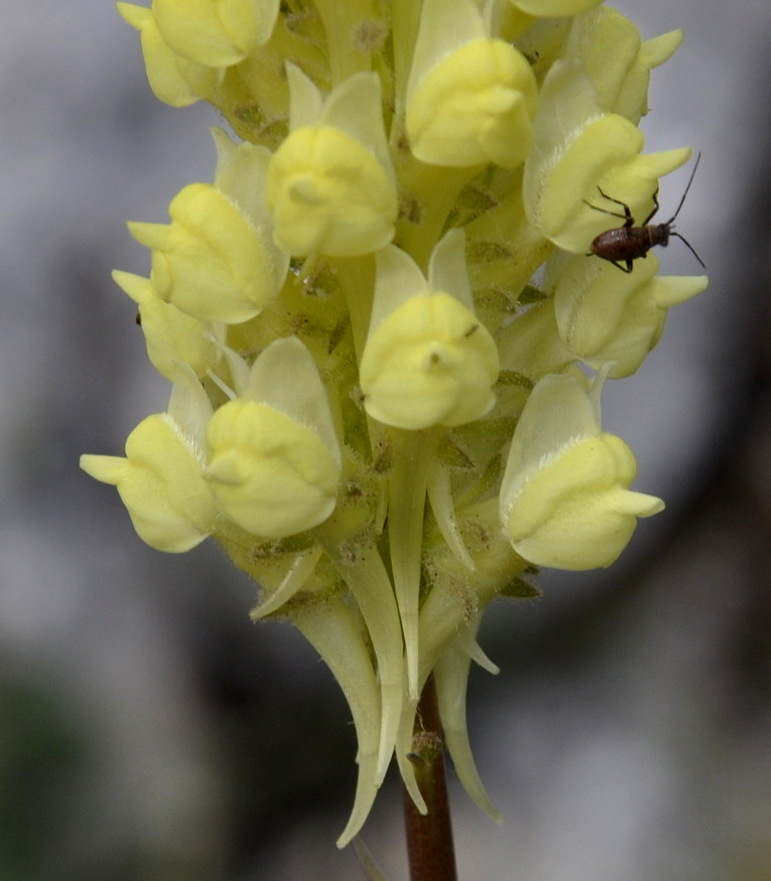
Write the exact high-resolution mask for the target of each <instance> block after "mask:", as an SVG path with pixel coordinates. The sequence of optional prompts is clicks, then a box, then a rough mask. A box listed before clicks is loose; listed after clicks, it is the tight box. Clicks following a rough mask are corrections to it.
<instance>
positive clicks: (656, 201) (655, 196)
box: [640, 187, 659, 226]
mask: <svg viewBox="0 0 771 881" xmlns="http://www.w3.org/2000/svg"><path fill="white" fill-rule="evenodd" d="M658 210H659V188H658V187H656V192H655V193H654V194H653V211H651V213H650V214H649V215H648V216H647V217H646V218H645V220H643V222H642V223H641V224H640V226H647V225H648V224H649V223H650V220H651V218H652V217H653V215H654V214H655V213H656V212H657V211H658Z"/></svg>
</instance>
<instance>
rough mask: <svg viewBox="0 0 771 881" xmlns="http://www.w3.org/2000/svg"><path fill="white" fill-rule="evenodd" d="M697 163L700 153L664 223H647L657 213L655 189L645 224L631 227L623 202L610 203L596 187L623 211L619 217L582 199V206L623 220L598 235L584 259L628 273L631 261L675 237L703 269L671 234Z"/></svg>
mask: <svg viewBox="0 0 771 881" xmlns="http://www.w3.org/2000/svg"><path fill="white" fill-rule="evenodd" d="M700 159H701V153H699V155H698V156H697V157H696V164H695V165H694V166H693V171H692V172H691V176H690V178H689V179H688V185H687V186H686V188H685V192H684V193H683V198H682V199H680V204H679V205H678V206H677V211H675V213H674V214H673V215H672V216H671V217H670V218H669V220H668V221H667V222H666V223H650V222H649V221H650V220H651V218H652V217H653V216H654V214H655V213H656V212H657V211H658V210H659V200H658V195H659V191H658V187H657V188H656V192H655V193H654V194H653V211H651V213H650V214H649V215H648V216H647V217H646V218H645V220H643V222H642V224H641V225H640V226H635V220H634V217H632V212H631V211H630V210H629V206H628V205H627V204H626V202H622V201H621V200H620V199H614V198H613V197H612V196H609V195H608V194H607V193H604V192H603V191H602V190H601V189H600V187H599V186H598V187H597V189H598V190H600V195H601V196H602V197H603V199H607V200H608V201H609V202H615V203H616V205H620V206H621V207H622V208H623V209H624V213H623V214H620V213H619V212H618V211H608V209H607V208H599V207H598V206H597V205H592V203H591V202H587V201H586V199H584V202H586V204H587V205H588V206H589V207H590V208H594V210H595V211H602V213H603V214H610V215H611V217H621V218H623V219H624V225H623V226H617V227H616V228H615V229H608V230H606V231H605V232H601V233H600V234H599V235H598V236H597V238H595V239H594V241H593V242H592V244H591V246H590V251H591V253H590V254H587V257H590V256H591V255H592V254H594V255H595V256H596V257H601V258H602V259H603V260H607V261H608V262H609V263H612V264H613V265H614V266H617V267H618V268H619V269H620V270H621V271H622V272H631V271H632V269H633V268H634V261H635V260H637V259H638V258H639V257H647V256H648V251H650V249H651V248H652V247H653V246H654V245H662V246H664V247H666V245H668V244H669V237H670V236H677V238H678V239H681V240H682V241H684V242H685V244H686V245H687V246H688V248H689V249H690V251H691V253H692V254H693V256H694V257H695V258H696V259H697V260H698V261H699V263H701V265H702V266H704V262H703V261H702V259H701V257H699V255H698V254H697V253H696V251H694V249H693V247H692V246H691V243H690V242H689V241H688V240H687V239H685V238H684V237H683V236H681V235H680V233H678V232H675V230H674V226H673V224H674V222H675V218H676V217H677V215H678V214H679V213H680V209H681V208H682V207H683V202H685V197H686V196H687V195H688V190H690V188H691V184H692V183H693V177H694V175H695V174H696V169H697V168H698V167H699V160H700ZM621 263H626V268H624V267H623V266H622V265H621Z"/></svg>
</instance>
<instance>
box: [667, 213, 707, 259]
mask: <svg viewBox="0 0 771 881" xmlns="http://www.w3.org/2000/svg"><path fill="white" fill-rule="evenodd" d="M677 210H678V211H679V210H680V209H679V208H678V209H677ZM669 234H670V235H671V236H677V237H678V239H680V241H681V242H685V244H686V245H688V250H689V251H690V252H691V254H693V256H694V257H695V258H696V259H697V260H698V261H699V263H701V265H702V266H704V268H705V269H706V268H707V267H706V265H705V263H704V261H703V260H702V259H701V257H699V255H698V254H697V253H696V250H695V249H694V247H693V245H692V244H691V243H690V242H689V241H688V239H686V237H685V236H681V235H680V233H679V232H675V231H674V230H673V229H671V230H670V231H669Z"/></svg>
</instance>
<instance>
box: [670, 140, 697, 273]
mask: <svg viewBox="0 0 771 881" xmlns="http://www.w3.org/2000/svg"><path fill="white" fill-rule="evenodd" d="M699 162H701V153H699V154H698V155H697V157H696V164H695V165H694V166H693V171H692V172H691V176H690V177H689V178H688V185H687V186H686V188H685V192H684V193H683V198H682V199H680V204H679V205H678V206H677V211H675V213H674V214H673V215H672V216H671V217H670V218H669V220H668V221H667V226H669V224H671V223H674V222H675V218H676V217H677V215H678V214H679V213H680V209H681V208H682V207H683V202H685V197H686V196H687V195H688V190H690V189H691V184H692V183H693V179H694V177H695V175H696V169H697V168H698V167H699ZM673 235H677V234H676V233H673ZM678 238H680V239H683V237H682V236H678ZM683 241H684V242H685V239H683ZM685 244H686V245H688V242H685ZM688 247H689V248H691V246H690V245H688ZM691 250H692V251H693V248H691ZM693 253H694V254H695V253H696V252H695V251H693ZM699 263H701V260H699ZM701 265H702V266H704V264H703V263H701Z"/></svg>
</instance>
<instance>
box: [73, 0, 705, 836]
mask: <svg viewBox="0 0 771 881" xmlns="http://www.w3.org/2000/svg"><path fill="white" fill-rule="evenodd" d="M118 7H119V10H120V12H121V14H122V15H123V17H124V18H125V19H126V20H127V21H128V22H129V23H130V24H131V25H133V26H134V27H135V28H137V29H138V30H139V32H140V34H141V43H142V51H143V53H144V59H145V64H146V68H147V75H148V79H149V82H150V86H151V88H152V89H153V91H154V93H155V94H156V95H157V97H158V98H160V99H161V100H162V101H164V102H166V103H168V104H171V105H173V106H175V107H182V106H184V105H187V104H190V103H192V102H194V101H197V100H201V99H203V100H207V101H209V102H211V103H212V104H213V105H214V106H215V107H216V108H217V109H218V111H219V112H220V114H221V115H222V116H223V117H224V119H225V120H226V121H227V124H228V125H229V127H230V129H231V130H232V133H233V135H228V134H226V133H225V132H224V131H223V130H221V129H215V130H214V132H213V134H214V142H215V145H216V150H217V157H218V158H217V167H216V172H215V174H214V179H213V182H212V183H192V184H190V185H189V186H186V187H185V188H184V189H183V190H182V191H181V192H180V193H178V194H177V195H176V196H175V197H174V198H173V199H172V201H171V204H170V205H169V216H170V222H169V223H144V222H142V223H131V224H129V229H130V231H131V234H132V235H133V236H134V237H135V238H136V239H137V240H138V241H139V242H141V243H142V244H143V245H145V246H147V248H148V249H149V250H150V252H151V270H150V275H149V278H144V277H141V276H137V275H133V274H129V273H126V272H116V273H115V275H114V277H115V281H116V282H117V284H118V285H119V286H120V287H121V288H122V289H123V290H124V291H125V293H126V294H128V296H129V297H131V298H132V299H133V300H134V301H135V302H136V303H137V305H138V309H139V315H140V318H141V328H142V332H143V334H144V337H145V340H146V344H147V352H148V355H149V358H150V360H151V361H152V363H153V365H154V366H155V367H156V368H157V369H158V370H159V371H160V372H161V373H162V374H163V375H164V376H165V377H167V378H168V379H169V380H170V382H171V383H172V392H171V400H170V403H169V407H168V410H167V411H166V412H165V413H160V414H155V415H152V416H149V417H148V418H147V419H145V420H144V421H143V422H141V423H140V424H139V425H138V426H137V428H135V429H134V431H133V432H132V433H131V434H130V435H129V438H128V441H127V443H126V455H125V457H113V456H98V455H86V456H83V458H82V467H83V468H84V469H85V470H86V471H87V472H88V473H89V474H90V475H92V476H93V477H95V478H96V479H98V480H101V481H104V482H106V483H110V484H114V485H115V486H116V487H117V489H118V492H119V493H120V496H121V498H122V500H123V502H124V503H125V505H126V507H127V509H128V512H129V514H130V516H131V519H132V521H133V524H134V527H135V528H136V531H137V533H138V534H139V536H140V537H141V538H142V539H144V541H146V542H147V543H148V544H150V545H152V546H153V547H155V548H158V549H160V550H163V551H169V552H182V551H187V550H189V549H190V548H192V547H194V546H195V545H197V544H198V543H200V542H201V541H203V540H204V539H205V538H206V537H208V536H212V537H214V538H215V540H216V541H218V542H219V543H220V545H221V546H222V547H223V548H224V549H225V551H226V552H227V553H228V554H229V556H230V557H231V558H232V559H233V560H234V561H235V563H236V564H237V565H238V566H239V567H241V568H242V569H243V570H245V571H246V572H247V573H249V574H250V575H251V576H252V577H253V579H254V580H255V582H257V583H258V584H259V589H260V597H259V603H258V605H257V606H256V608H255V609H254V611H253V613H252V614H253V617H254V618H255V619H265V618H269V617H283V618H285V619H289V620H290V621H291V622H293V624H294V625H295V626H297V627H298V628H299V629H300V631H302V633H303V634H304V635H305V636H306V637H307V639H308V640H310V642H311V643H312V644H313V645H314V646H315V647H316V649H317V650H318V651H319V653H320V654H321V655H322V657H323V658H324V660H325V661H326V663H327V664H328V665H329V667H330V668H331V670H332V671H333V673H334V675H335V676H336V678H337V679H338V681H339V683H340V686H341V688H342V689H343V691H344V693H345V696H346V698H347V700H348V703H349V705H350V709H351V713H352V716H353V721H354V724H355V726H356V731H357V735H358V746H359V748H358V756H357V761H358V764H359V778H358V786H357V792H356V797H355V804H354V808H353V812H352V815H351V818H350V821H349V823H348V826H347V828H346V829H345V831H344V832H343V834H342V836H341V838H340V844H344V843H346V842H348V841H349V840H350V839H351V837H352V836H353V835H354V834H355V833H356V832H357V831H358V829H359V828H360V827H361V825H362V823H363V822H364V820H365V818H366V816H367V813H368V811H369V809H370V807H371V805H372V802H373V799H374V797H375V794H376V792H377V789H378V787H379V786H380V784H381V782H382V780H383V778H384V775H385V773H386V769H387V767H388V765H389V763H390V761H391V758H392V757H393V755H394V754H395V755H396V758H397V761H398V763H399V767H400V770H401V773H402V776H403V778H404V781H405V783H406V785H407V787H408V790H409V791H410V793H411V794H412V796H413V798H414V800H415V802H416V804H417V805H418V806H419V807H420V808H424V807H425V805H424V803H423V799H422V797H421V795H420V792H419V790H418V788H417V785H416V784H415V778H414V774H413V771H412V766H411V764H410V762H409V760H408V756H407V754H408V752H409V748H410V739H411V735H412V729H413V721H414V715H415V703H416V700H417V698H418V696H419V694H420V692H421V690H422V687H423V685H424V683H425V682H426V680H427V678H428V677H429V675H431V674H432V673H433V674H434V677H435V681H436V684H437V691H438V699H439V709H440V713H441V716H442V721H443V725H444V729H445V734H446V739H447V744H448V747H449V750H450V752H451V754H452V758H453V761H454V764H455V767H456V770H457V772H458V775H459V777H460V779H461V781H462V782H463V784H464V786H465V787H466V789H467V790H468V792H469V794H470V795H471V797H472V798H473V799H474V800H475V801H476V802H477V803H478V804H479V805H480V806H481V807H482V808H483V809H484V810H486V811H488V812H489V813H491V814H494V809H493V807H492V805H491V804H490V802H489V799H488V797H487V795H486V794H485V790H484V788H483V786H482V784H481V782H480V780H479V778H478V775H477V773H476V770H475V767H474V762H473V759H472V757H471V751H470V748H469V743H468V737H467V733H466V721H465V690H466V681H467V675H468V670H469V665H470V663H471V661H472V660H474V661H476V662H478V663H481V664H482V665H483V666H485V667H487V668H488V669H495V668H494V666H493V665H492V664H491V662H490V661H489V660H488V659H487V658H486V657H485V655H484V654H483V652H482V650H481V649H480V647H479V645H478V644H477V642H476V632H477V628H478V626H479V623H480V619H481V616H482V613H483V612H484V610H485V608H486V607H487V606H488V604H490V602H491V601H492V600H493V599H495V598H496V597H500V596H508V597H529V596H533V595H535V589H534V588H533V587H532V586H530V585H529V584H528V583H527V581H526V579H523V578H522V575H523V574H527V573H528V572H532V571H534V567H535V566H553V567H558V568H564V569H576V570H578V569H590V568H593V567H599V566H608V565H610V564H611V563H612V562H613V561H614V560H615V559H616V558H617V557H618V555H619V554H620V553H621V552H622V550H623V549H624V547H625V546H626V544H627V542H628V541H629V539H630V536H631V535H632V532H633V530H634V528H635V524H636V520H637V518H638V517H647V516H650V515H651V514H655V513H656V512H657V511H660V510H661V509H662V507H663V503H662V502H661V501H660V500H659V499H658V498H655V497H653V496H649V495H645V494H642V493H639V492H635V491H632V490H630V489H629V487H630V484H631V483H632V481H633V479H634V477H635V470H636V463H635V459H634V457H633V455H632V453H631V451H630V449H629V447H628V446H627V445H626V444H625V443H624V442H623V441H622V440H621V439H620V438H618V437H616V436H614V435H610V434H607V433H605V432H603V431H602V428H601V422H600V393H601V389H602V385H603V383H604V382H605V381H606V380H608V379H611V380H613V379H618V378H621V377H625V376H628V375H629V374H631V373H633V372H634V371H636V370H637V369H638V367H639V366H640V365H641V363H642V362H643V360H644V358H645V356H646V355H647V353H648V352H649V351H650V350H651V348H652V347H653V346H654V345H655V344H656V342H657V340H658V338H659V336H660V334H661V332H662V328H663V324H664V321H665V318H666V313H667V310H668V308H669V307H670V306H672V305H674V304H675V303H679V302H681V301H683V300H685V299H687V298H688V297H691V296H693V295H695V294H697V293H699V292H700V291H701V290H703V289H704V287H705V286H706V278H705V277H703V276H699V277H689V278H682V277H662V276H660V275H658V274H657V270H658V264H657V262H656V259H655V257H654V256H652V255H648V256H647V259H646V260H644V261H640V260H638V261H636V262H635V265H634V270H633V271H632V272H631V273H628V274H623V273H620V272H619V271H618V269H617V268H616V267H614V266H613V265H612V264H611V263H609V262H607V261H603V260H599V259H597V258H596V257H593V256H587V252H588V250H589V245H590V243H591V242H592V240H593V238H594V237H595V236H597V235H599V234H600V233H602V232H603V231H605V230H606V229H608V227H610V226H614V225H615V226H620V225H621V221H613V220H612V219H610V218H609V217H608V215H607V213H604V212H602V211H597V210H595V208H593V207H592V202H593V201H594V202H596V200H597V189H598V187H601V188H602V191H603V193H607V194H610V195H611V196H612V198H613V199H616V200H618V201H619V202H620V203H624V204H626V205H628V206H629V207H630V209H631V211H632V214H633V216H634V217H645V216H647V214H648V213H649V211H650V209H651V207H652V205H653V200H654V197H655V193H656V190H657V185H658V179H659V177H661V176H662V175H665V174H667V173H669V172H671V171H673V170H674V169H676V168H677V167H678V166H680V165H682V164H683V163H685V162H686V161H687V160H688V159H689V157H690V155H691V151H690V150H689V149H688V148H680V149H673V150H669V151H666V152H663V153H653V154H644V153H642V152H641V150H642V147H643V136H642V134H641V133H640V130H639V128H638V122H639V121H640V118H641V117H642V116H643V115H644V114H645V113H646V112H647V89H648V81H649V75H650V71H651V69H652V68H653V67H656V66H657V65H659V64H661V63H662V62H663V61H665V60H666V59H667V58H668V57H669V56H670V55H671V54H672V53H673V52H674V51H675V49H676V48H677V46H678V45H679V43H680V40H681V36H682V35H681V33H680V32H679V31H675V32H672V33H669V34H665V35H663V36H661V37H658V38H655V39H652V40H648V41H642V40H641V38H640V36H639V34H638V32H637V30H636V28H635V27H634V26H633V25H632V24H631V23H630V22H629V21H628V20H627V19H626V18H624V17H623V16H622V15H620V14H619V13H618V12H616V11H614V10H612V9H610V8H607V7H601V6H600V5H599V3H598V0H423V2H422V3H418V2H412V0H391V2H386V0H379V2H375V0H349V2H345V3H339V2H335V0H286V2H283V3H279V0H153V3H152V7H151V8H149V9H148V8H144V7H140V6H135V5H133V4H130V3H123V2H121V3H119V4H118ZM641 256H643V255H641ZM579 368H582V369H579ZM586 368H589V370H590V371H592V372H593V376H592V378H589V373H588V371H587V369H586Z"/></svg>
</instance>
